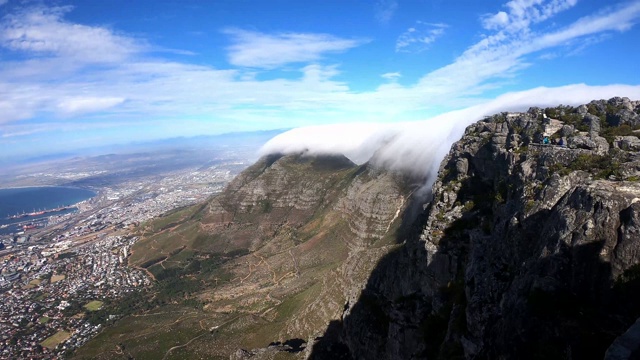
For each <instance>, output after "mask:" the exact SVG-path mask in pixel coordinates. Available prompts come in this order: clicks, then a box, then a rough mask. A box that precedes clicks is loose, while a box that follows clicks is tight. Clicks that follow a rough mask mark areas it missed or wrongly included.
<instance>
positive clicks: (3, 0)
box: [0, 0, 9, 6]
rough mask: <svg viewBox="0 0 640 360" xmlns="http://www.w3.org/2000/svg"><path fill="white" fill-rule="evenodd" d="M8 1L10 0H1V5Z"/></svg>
mask: <svg viewBox="0 0 640 360" xmlns="http://www.w3.org/2000/svg"><path fill="white" fill-rule="evenodd" d="M8 2H9V0H0V6H2V5H4V4H6V3H8Z"/></svg>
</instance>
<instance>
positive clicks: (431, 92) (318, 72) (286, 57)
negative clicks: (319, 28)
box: [0, 2, 640, 135]
mask: <svg viewBox="0 0 640 360" xmlns="http://www.w3.org/2000/svg"><path fill="white" fill-rule="evenodd" d="M65 11H68V10H65ZM514 13H515V12H514ZM42 14H48V15H46V16H44V15H42ZM65 14H66V13H65V12H64V11H60V10H57V12H56V11H54V10H51V11H48V12H47V11H45V10H42V9H40V8H37V9H35V10H33V14H29V12H28V11H27V10H24V11H22V12H21V13H19V14H13V15H11V16H6V17H5V18H3V20H1V22H0V29H5V28H8V29H14V28H15V29H20V31H21V32H22V33H24V34H28V35H25V36H24V39H26V43H25V44H24V45H19V44H14V43H13V42H11V41H10V42H8V43H5V40H1V39H0V46H7V47H8V48H9V49H12V50H11V51H14V52H23V51H26V52H28V53H29V54H37V55H36V56H31V57H29V59H28V60H13V61H8V60H5V59H3V60H1V61H2V62H1V63H0V127H1V128H2V129H3V130H4V128H6V126H8V124H9V123H12V124H16V125H15V127H12V133H14V134H20V133H26V131H29V129H30V128H32V127H33V122H30V121H24V120H28V119H37V120H38V122H39V123H46V121H47V119H48V118H56V119H57V121H55V123H51V125H50V126H49V127H48V129H51V128H56V127H58V126H60V124H62V123H67V124H71V125H70V127H72V128H73V126H78V125H80V124H83V125H86V126H87V127H91V126H95V127H99V126H101V124H103V123H106V122H110V124H111V125H113V126H115V125H114V124H117V123H118V122H121V123H123V124H124V125H126V126H129V123H135V122H138V123H144V124H147V123H148V124H154V125H157V126H153V127H152V126H150V127H149V128H153V129H154V131H160V130H156V129H171V130H172V131H174V130H175V131H182V133H179V135H195V134H197V132H200V133H204V132H206V131H209V132H210V133H219V132H224V131H238V130H254V129H256V128H282V127H289V126H293V124H296V125H309V124H324V123H328V122H354V121H361V122H365V121H366V122H392V121H399V120H410V119H416V118H417V117H418V116H423V115H416V114H424V113H425V112H428V111H432V112H435V110H432V109H434V108H435V107H437V108H438V109H437V111H444V110H447V109H455V108H460V107H463V106H470V105H473V104H477V103H479V102H481V101H483V98H482V94H483V92H484V91H485V90H487V89H493V88H497V87H499V86H501V85H502V82H503V81H505V78H506V79H507V80H509V79H508V77H509V76H514V75H515V74H516V73H517V72H518V71H519V70H521V69H523V68H525V67H526V66H528V64H529V62H530V61H533V60H535V59H536V58H537V56H538V55H539V54H537V53H540V54H543V53H560V52H561V51H563V50H564V51H566V47H567V45H568V44H569V45H570V46H571V48H575V47H579V46H580V44H581V43H582V42H584V41H588V39H589V38H591V37H594V36H600V35H602V34H611V33H612V32H614V31H622V30H625V29H628V28H629V27H631V26H633V25H634V24H635V22H636V21H637V19H638V17H639V16H640V4H639V3H638V2H635V3H627V4H625V5H623V6H620V7H615V8H608V9H607V10H605V11H603V12H599V13H596V14H593V15H590V16H588V17H585V18H582V19H580V20H578V21H576V22H574V23H573V24H570V25H568V26H566V27H561V28H558V27H554V28H553V30H551V31H549V30H546V31H537V32H536V31H534V29H531V30H530V31H523V32H518V33H508V32H506V31H503V30H497V31H493V32H491V33H490V34H488V35H486V36H485V37H483V38H482V39H481V40H480V41H479V42H477V43H476V44H473V45H471V46H470V47H469V48H468V49H466V51H464V52H463V53H462V54H461V55H460V56H459V57H458V58H456V59H455V60H454V61H453V62H452V63H451V64H449V65H447V66H444V67H441V68H439V69H436V70H435V71H432V72H430V73H427V74H425V75H424V76H423V77H422V78H421V79H419V81H417V82H416V83H414V84H411V85H404V84H406V81H403V82H402V83H403V84H400V83H399V82H397V81H393V79H396V78H397V74H395V73H393V72H390V73H387V74H384V75H382V76H383V77H382V79H379V81H380V85H379V86H378V87H377V88H375V89H372V90H367V91H356V90H354V89H353V88H351V87H350V84H349V83H347V82H345V81H344V80H342V79H344V78H345V77H343V76H338V75H340V68H339V67H338V66H336V65H327V64H325V63H324V62H321V63H316V64H311V65H310V64H307V63H304V62H308V61H317V60H319V59H321V58H322V57H323V56H325V54H327V53H331V52H339V51H346V50H348V49H350V48H352V47H354V46H357V45H359V44H361V43H362V42H363V41H362V40H349V39H344V38H337V37H334V36H331V35H326V34H300V33H287V34H284V33H279V34H263V33H257V32H246V31H244V30H237V29H235V30H233V29H232V30H229V29H227V31H232V32H233V31H239V32H240V33H241V34H242V36H246V39H244V40H242V41H241V40H238V39H237V38H234V39H235V40H236V42H235V43H234V44H235V45H237V46H238V48H237V49H236V52H235V53H234V52H233V51H232V53H231V54H234V55H236V56H237V57H236V58H234V59H235V61H237V65H240V66H251V67H256V68H257V69H244V68H230V69H216V68H213V67H211V66H205V65H193V64H189V63H184V62H177V61H168V60H163V59H159V58H157V57H152V53H153V55H157V53H155V52H154V51H153V48H152V47H148V46H146V45H144V42H143V41H138V40H136V39H134V38H130V37H127V36H125V35H123V34H117V33H115V32H113V31H112V30H110V29H108V28H104V27H91V26H84V25H77V24H74V23H72V22H70V21H68V20H66V19H65V18H64V15H65ZM18 18H20V19H31V20H29V21H26V20H25V21H23V22H18V23H16V22H15V21H14V20H15V19H18ZM427 28H428V27H427ZM42 29H47V31H50V32H51V34H49V35H47V36H44V35H37V36H36V34H40V31H42ZM69 29H72V30H73V31H74V32H75V34H74V37H71V38H70V42H72V43H69V44H64V42H63V41H62V40H61V36H60V35H59V34H61V33H66V31H68V30H69ZM56 33H57V34H58V35H55V34H56ZM5 36H7V35H5V34H0V37H3V38H2V39H4V37H5ZM21 36H22V35H20V36H15V35H12V36H8V38H11V39H20V38H21ZM232 36H234V35H232ZM36 39H44V40H43V41H44V44H43V45H42V46H41V47H39V46H40V45H37V44H36V43H38V41H36ZM87 39H94V40H96V41H97V42H96V43H94V44H91V43H88V40H87ZM102 40H104V44H105V48H104V49H94V48H92V46H100V44H101V42H100V41H102ZM60 43H62V44H60ZM7 44H13V45H7ZM54 44H59V45H55V46H54ZM141 44H142V45H141ZM267 44H272V45H275V48H270V47H268V46H267ZM240 45H242V46H240ZM251 45H255V49H254V50H255V51H256V52H255V53H252V50H251ZM297 45H301V46H302V48H304V49H306V50H304V51H300V50H299V49H295V47H296V46H297ZM35 49H43V50H38V51H36V50H35ZM71 49H78V51H77V52H74V51H72V50H71ZM92 49H94V50H95V51H94V50H92ZM110 49H115V50H110ZM267 49H268V51H267ZM274 49H276V50H274ZM110 51H113V53H115V54H116V55H117V56H115V57H114V58H112V60H110V61H109V62H106V63H105V62H104V61H103V62H97V61H98V60H96V59H105V58H108V57H105V56H98V55H99V54H101V53H104V52H110ZM269 53H271V55H270V54H269ZM231 54H230V55H231ZM252 54H253V55H252ZM561 55H562V54H560V55H559V56H561ZM19 58H20V57H17V59H19ZM116 58H117V59H119V60H118V61H115V60H114V59H116ZM296 62H303V63H302V64H299V65H298V67H297V68H296V67H293V66H291V65H290V66H289V67H288V68H287V69H288V70H290V71H289V74H291V75H292V76H290V77H288V78H282V77H278V76H277V75H275V76H269V79H268V80H263V79H261V76H257V75H256V73H258V74H259V73H260V72H262V71H264V68H265V67H267V68H268V67H276V66H281V65H284V64H292V63H296ZM330 64H331V63H330ZM403 79H404V78H403ZM405 80H408V79H405ZM82 99H85V100H82ZM79 114H82V116H78V115H79ZM74 117H76V118H75V119H74ZM176 118H179V119H191V120H189V121H191V122H189V126H182V125H180V126H176V125H175V124H174V123H173V122H174V121H175V120H174V119H176ZM149 119H152V120H149ZM89 120H91V121H89ZM210 120H211V121H210ZM186 121H187V120H185V123H186ZM213 123H215V126H214V125H212V124H213ZM181 124H182V123H181ZM39 129H40V128H39ZM46 129H47V127H46V126H43V127H42V131H46Z"/></svg>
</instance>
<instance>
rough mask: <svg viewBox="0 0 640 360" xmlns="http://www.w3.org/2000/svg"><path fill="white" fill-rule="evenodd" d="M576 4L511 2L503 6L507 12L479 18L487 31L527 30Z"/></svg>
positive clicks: (556, 0)
mask: <svg viewBox="0 0 640 360" xmlns="http://www.w3.org/2000/svg"><path fill="white" fill-rule="evenodd" d="M577 2H578V0H548V1H547V0H512V1H509V2H507V3H506V4H505V5H504V7H506V8H507V11H499V12H497V13H495V14H485V15H483V16H482V17H481V22H482V26H483V27H484V28H485V29H487V30H504V31H508V32H516V31H522V30H527V29H528V28H529V27H530V26H531V25H533V24H537V23H539V22H542V21H545V20H547V19H549V18H550V17H552V16H554V15H556V14H557V13H559V12H562V11H564V10H567V9H569V8H571V7H573V6H575V5H576V3H577Z"/></svg>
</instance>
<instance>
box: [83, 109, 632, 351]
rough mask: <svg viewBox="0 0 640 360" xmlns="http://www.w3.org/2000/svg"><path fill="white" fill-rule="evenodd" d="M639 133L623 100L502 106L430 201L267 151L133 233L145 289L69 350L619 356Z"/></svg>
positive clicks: (378, 173)
mask: <svg viewBox="0 0 640 360" xmlns="http://www.w3.org/2000/svg"><path fill="white" fill-rule="evenodd" d="M638 129H640V102H633V101H630V100H628V99H621V98H613V99H610V100H608V101H605V100H599V101H593V102H591V103H589V104H586V105H582V106H579V107H570V106H559V107H556V108H547V109H537V108H532V109H530V110H529V111H528V112H526V113H501V114H496V115H494V116H491V117H488V118H485V119H483V120H482V121H479V122H477V123H475V124H473V125H471V126H469V127H468V128H467V129H466V131H465V133H464V135H463V136H462V138H461V139H460V140H459V141H457V142H456V143H455V144H453V146H452V147H451V150H450V152H449V154H448V155H447V156H446V157H445V159H444V160H443V161H442V163H441V166H440V170H439V173H438V176H437V179H436V180H435V183H434V184H433V187H432V192H431V194H432V200H431V201H430V202H429V203H427V202H426V200H425V197H418V196H417V194H418V192H417V191H416V189H418V188H420V187H421V186H423V185H424V179H410V178H407V177H406V176H402V175H401V174H398V173H394V172H390V171H387V170H385V169H382V168H379V167H375V166H372V165H370V164H364V165H361V166H357V165H355V164H353V163H351V162H350V161H349V160H348V159H346V158H345V157H343V156H336V155H331V156H330V155H322V156H303V155H300V154H293V155H269V156H266V157H264V158H262V159H261V160H260V161H258V162H257V163H256V164H254V165H253V166H251V167H250V168H248V169H247V170H246V171H244V172H243V173H242V174H241V175H239V176H238V177H237V178H236V179H235V180H234V181H233V182H232V183H231V184H230V185H229V186H228V187H227V189H226V190H225V191H224V192H223V193H222V194H220V195H219V196H216V197H214V198H212V199H210V200H209V201H207V202H206V203H203V204H200V205H198V206H194V207H191V208H186V209H181V210H178V211H175V212H173V213H171V214H167V215H166V216H164V217H162V218H160V219H157V220H155V221H153V222H151V223H148V224H144V226H142V227H141V228H140V229H139V230H138V231H139V235H140V236H141V240H140V241H138V243H137V244H136V246H135V247H134V249H133V254H132V255H131V257H130V259H129V261H130V263H131V264H132V265H134V266H138V267H142V268H145V269H146V270H147V271H149V273H150V274H153V276H154V277H155V278H156V279H157V285H156V286H155V287H154V289H153V290H152V291H151V292H150V293H148V294H139V295H132V296H131V297H130V298H127V299H128V300H127V301H125V302H124V305H123V304H117V305H114V304H111V307H110V308H108V309H110V310H105V311H103V313H102V314H103V315H105V316H106V314H118V316H119V317H120V319H119V320H117V321H115V322H114V324H113V325H112V326H110V327H108V328H107V329H106V330H105V331H103V332H102V333H101V334H100V335H99V336H98V337H97V338H96V339H94V340H93V341H91V342H90V343H88V344H87V345H86V346H85V347H83V348H81V349H80V350H79V351H78V352H77V353H76V357H77V358H102V359H107V358H128V357H133V358H136V359H145V358H147V359H157V358H165V359H170V358H175V359H184V358H225V359H228V358H232V359H276V358H277V359H286V358H292V359H293V358H296V359H299V358H311V359H328V358H329V359H460V358H465V359H495V358H504V359H511V358H517V359H591V358H597V359H602V358H603V357H605V353H606V356H607V358H609V359H631V358H633V356H634V354H635V353H637V352H639V351H640V336H638V335H636V333H637V332H638V331H637V329H636V328H634V327H632V328H631V329H630V330H629V331H628V332H627V333H626V334H625V332H626V331H627V329H629V328H630V327H631V326H632V325H633V324H634V322H635V321H636V319H638V317H640V307H639V306H638V305H637V304H639V303H640V277H639V276H638V273H639V272H638V269H639V265H638V264H640V227H639V226H638V224H640V216H639V215H638V214H639V211H640V208H639V206H640V205H638V199H639V198H640V139H639V138H638V136H639V135H640V134H639V130H638ZM416 166H419V164H417V165H416ZM421 195H424V194H421ZM107 305H109V304H107ZM99 313H100V312H98V314H97V315H96V317H98V316H99ZM110 321H111V322H113V321H112V320H110ZM636 327H637V326H636ZM623 334H625V335H623Z"/></svg>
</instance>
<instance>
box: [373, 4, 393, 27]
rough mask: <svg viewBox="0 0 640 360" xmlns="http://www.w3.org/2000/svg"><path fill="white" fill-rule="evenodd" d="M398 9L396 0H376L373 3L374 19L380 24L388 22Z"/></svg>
mask: <svg viewBox="0 0 640 360" xmlns="http://www.w3.org/2000/svg"><path fill="white" fill-rule="evenodd" d="M397 9H398V1H396V0H377V1H376V4H375V13H376V20H378V22H380V23H381V24H388V23H389V21H391V18H393V15H394V14H395V12H396V10H397Z"/></svg>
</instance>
